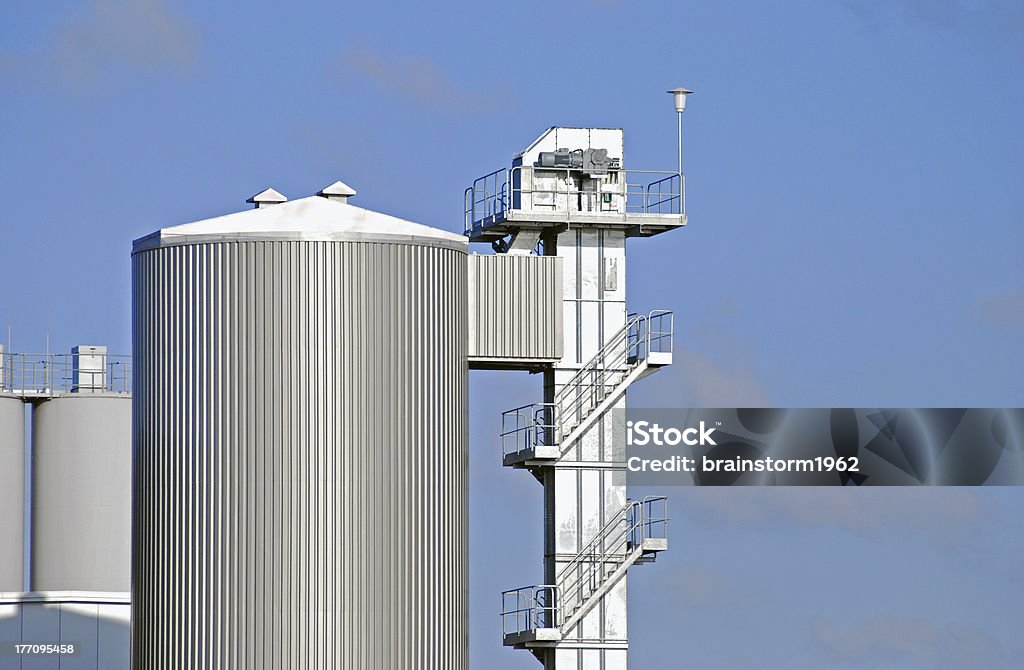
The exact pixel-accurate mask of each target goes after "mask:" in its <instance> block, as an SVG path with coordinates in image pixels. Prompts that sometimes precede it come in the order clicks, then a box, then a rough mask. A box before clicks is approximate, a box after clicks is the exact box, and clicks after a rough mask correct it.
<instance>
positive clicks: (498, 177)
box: [465, 165, 686, 234]
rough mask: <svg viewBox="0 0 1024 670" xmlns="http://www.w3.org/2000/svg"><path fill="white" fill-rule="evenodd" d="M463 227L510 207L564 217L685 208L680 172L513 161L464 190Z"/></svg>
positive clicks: (468, 229)
mask: <svg viewBox="0 0 1024 670" xmlns="http://www.w3.org/2000/svg"><path fill="white" fill-rule="evenodd" d="M465 205H466V206H465V230H466V234H469V233H470V232H471V231H472V230H473V229H474V228H476V227H478V226H487V225H490V224H491V223H494V222H496V221H498V220H500V219H502V218H505V214H506V213H507V212H510V211H513V210H528V211H534V212H542V213H564V214H565V218H566V221H570V222H571V221H572V219H573V218H574V217H579V216H591V215H593V214H600V213H607V214H621V215H635V214H641V215H643V214H658V215H664V216H669V215H683V214H686V176H685V175H683V174H680V173H678V172H668V171H664V170H621V169H610V170H608V171H607V172H606V173H605V174H600V175H596V174H593V175H592V174H588V173H586V172H584V171H583V170H582V169H580V168H551V167H543V168H542V167H534V166H525V165H521V166H516V167H513V168H501V169H499V170H495V171H494V172H491V173H489V174H486V175H484V176H482V177H479V178H478V179H476V180H475V181H474V182H473V185H472V186H470V187H469V188H467V189H466V192H465Z"/></svg>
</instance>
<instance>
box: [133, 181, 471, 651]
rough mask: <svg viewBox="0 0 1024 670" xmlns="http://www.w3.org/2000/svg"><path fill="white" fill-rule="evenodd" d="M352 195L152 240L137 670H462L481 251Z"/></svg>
mask: <svg viewBox="0 0 1024 670" xmlns="http://www.w3.org/2000/svg"><path fill="white" fill-rule="evenodd" d="M351 194H352V191H351V189H348V187H344V185H341V184H335V185H334V186H333V187H329V188H328V189H325V190H324V192H323V194H322V195H323V197H311V198H304V199H301V200H296V201H293V202H287V203H285V204H270V203H271V202H276V203H280V202H281V201H282V200H283V198H281V196H280V194H277V193H276V192H269V191H268V192H265V193H264V194H261V196H260V197H254V200H255V201H256V203H257V206H258V207H259V208H258V209H256V210H253V211H249V212H242V213H238V214H232V215H228V216H224V217H219V218H215V219H210V220H207V221H201V222H198V223H194V224H187V225H183V226H177V227H175V228H169V229H165V230H163V231H159V232H157V233H154V234H153V235H150V236H148V237H145V238H142V239H140V240H136V242H135V245H134V249H133V257H132V277H133V325H134V345H133V348H134V355H135V375H136V376H135V382H136V386H135V414H134V432H135V444H134V453H135V469H134V477H135V479H134V487H135V488H134V493H135V496H134V523H135V526H134V538H133V567H134V570H135V572H134V580H133V591H132V606H133V616H132V654H133V668H135V669H136V670H141V669H143V668H146V669H154V670H155V669H158V668H159V669H165V668H166V669H171V668H184V667H189V668H254V667H259V668H278V667H296V668H298V667H302V668H305V667H310V668H312V667H316V668H352V669H363V668H388V669H389V670H406V669H409V670H411V669H414V668H415V669H420V668H433V669H436V670H464V669H465V668H466V667H467V664H468V659H467V647H468V640H467V615H468V612H467V588H468V580H467V566H466V551H467V549H466V547H467V526H466V515H467V489H466V475H467V473H466V467H467V446H466V445H467V443H466V400H467V398H466V393H467V387H466V384H467V364H466V328H467V325H466V265H467V260H466V249H467V243H466V240H465V238H463V237H462V236H459V235H454V234H452V233H447V232H444V231H440V230H437V229H433V228H429V227H427V226H422V225H419V224H415V223H411V222H408V221H403V220H400V219H396V218H393V217H389V216H385V215H383V214H378V213H375V212H371V211H368V210H365V209H361V208H358V207H354V206H352V205H349V204H347V202H345V200H346V199H347V197H348V195H351ZM263 196H266V197H263ZM268 198H272V199H268ZM264 205H269V206H264Z"/></svg>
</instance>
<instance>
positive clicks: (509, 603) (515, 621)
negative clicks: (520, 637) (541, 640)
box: [501, 584, 558, 635]
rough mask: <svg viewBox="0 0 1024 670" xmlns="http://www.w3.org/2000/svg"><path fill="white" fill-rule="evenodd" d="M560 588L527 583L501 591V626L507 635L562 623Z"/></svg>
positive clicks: (553, 626)
mask: <svg viewBox="0 0 1024 670" xmlns="http://www.w3.org/2000/svg"><path fill="white" fill-rule="evenodd" d="M557 595H558V587H556V586H555V585H554V584H540V585H537V586H523V587H520V588H518V589H511V590H509V591H503V592H502V594H501V629H502V632H503V633H504V634H505V635H514V634H517V633H524V632H527V631H531V630H536V629H537V628H555V627H557V626H558V598H557Z"/></svg>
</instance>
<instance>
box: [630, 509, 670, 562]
mask: <svg viewBox="0 0 1024 670" xmlns="http://www.w3.org/2000/svg"><path fill="white" fill-rule="evenodd" d="M629 527H630V534H629V549H633V548H634V547H639V546H641V545H643V541H644V540H665V539H668V497H667V496H647V497H645V498H644V499H642V500H639V501H636V502H635V503H634V504H633V505H632V506H631V507H630V510H629Z"/></svg>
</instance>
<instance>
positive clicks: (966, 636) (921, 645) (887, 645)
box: [812, 617, 1016, 670]
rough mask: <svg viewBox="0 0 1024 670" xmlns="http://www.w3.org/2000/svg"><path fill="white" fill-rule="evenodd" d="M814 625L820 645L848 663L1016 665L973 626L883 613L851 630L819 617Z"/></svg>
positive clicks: (955, 669)
mask: <svg viewBox="0 0 1024 670" xmlns="http://www.w3.org/2000/svg"><path fill="white" fill-rule="evenodd" d="M812 629H813V632H814V637H815V640H816V642H817V643H818V645H819V646H820V647H821V648H822V649H824V650H825V651H826V653H828V654H829V655H830V656H832V657H833V658H834V660H835V661H836V662H839V663H841V666H842V667H863V668H878V667H912V668H935V669H937V670H959V669H960V668H993V669H998V668H1006V667H1010V665H1009V660H1008V658H1007V653H1006V650H1005V648H1004V647H1003V645H1002V644H1001V643H1000V642H999V640H997V639H995V638H993V637H992V636H991V635H989V634H987V633H986V632H985V631H983V630H980V629H978V628H976V627H975V626H972V625H970V624H963V623H953V624H943V625H937V624H934V623H931V622H929V621H926V620H924V619H908V618H901V617H878V618H875V619H872V620H870V621H868V622H866V623H864V624H861V625H858V626H854V627H852V628H849V629H846V630H840V629H838V628H837V627H835V626H834V625H832V624H830V623H829V622H827V621H824V620H822V619H816V620H814V621H813V622H812ZM1015 667H1016V666H1015Z"/></svg>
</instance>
